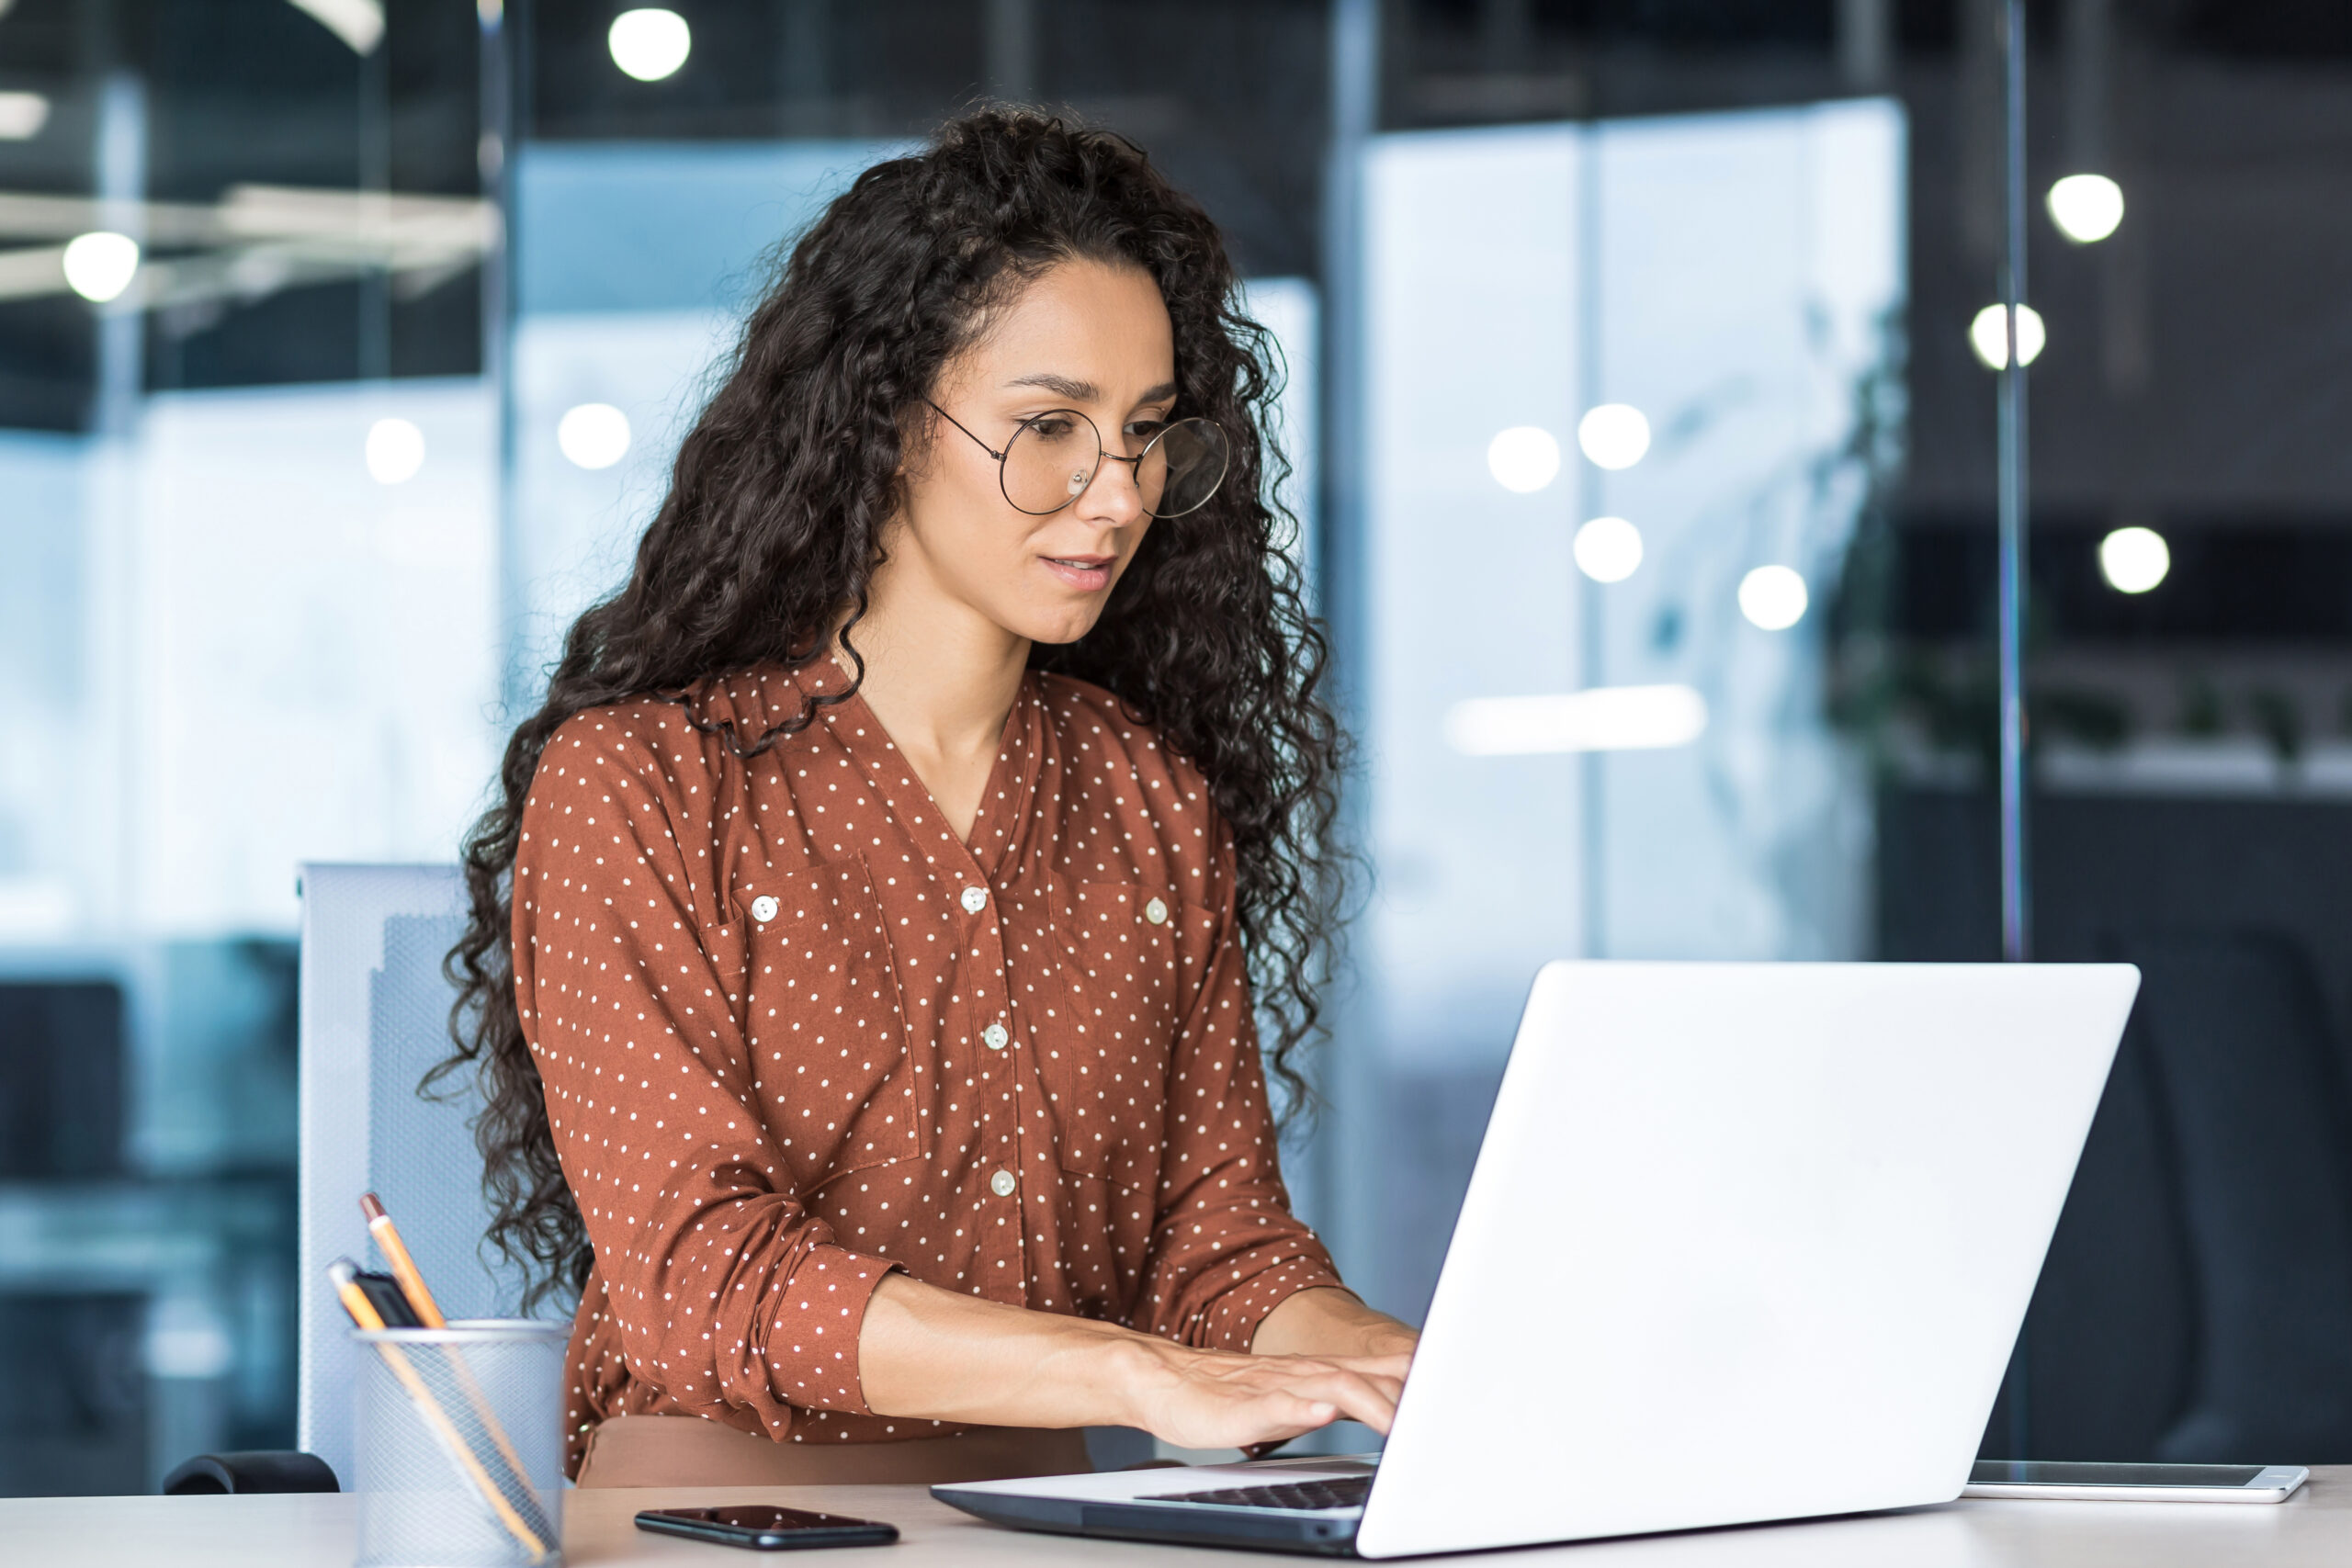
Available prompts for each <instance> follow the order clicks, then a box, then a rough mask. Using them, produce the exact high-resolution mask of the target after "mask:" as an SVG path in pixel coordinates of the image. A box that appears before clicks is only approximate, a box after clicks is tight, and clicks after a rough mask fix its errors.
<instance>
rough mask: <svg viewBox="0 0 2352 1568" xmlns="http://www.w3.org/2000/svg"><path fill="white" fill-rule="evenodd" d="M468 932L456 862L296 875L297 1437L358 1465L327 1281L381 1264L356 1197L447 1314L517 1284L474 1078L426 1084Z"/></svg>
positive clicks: (494, 1310) (507, 1292) (354, 1368)
mask: <svg viewBox="0 0 2352 1568" xmlns="http://www.w3.org/2000/svg"><path fill="white" fill-rule="evenodd" d="M464 927H465V892H464V883H463V880H462V878H461V877H460V875H459V873H458V868H457V867H456V866H454V865H315V864H314V865H306V866H304V867H303V868H302V958H301V1003H300V1034H301V1047H300V1048H301V1094H302V1172H301V1210H302V1249H301V1250H302V1260H301V1279H300V1301H301V1314H300V1325H301V1339H302V1345H301V1350H302V1356H301V1385H300V1427H299V1438H298V1442H299V1443H300V1447H301V1448H302V1449H303V1450H306V1451H308V1452H310V1453H314V1454H316V1455H318V1456H319V1457H320V1458H321V1459H323V1460H325V1461H327V1463H328V1464H330V1465H331V1466H333V1467H334V1472H335V1473H336V1474H337V1475H342V1476H348V1475H350V1474H351V1473H352V1469H351V1461H352V1398H353V1389H354V1385H355V1383H356V1378H357V1372H358V1361H357V1358H356V1353H355V1347H353V1345H352V1344H351V1342H350V1340H349V1339H348V1338H347V1337H346V1331H347V1330H348V1328H349V1326H350V1320H349V1319H347V1318H346V1317H345V1315H344V1313H343V1309H342V1307H341V1306H340V1305H338V1304H337V1303H336V1302H335V1299H334V1291H333V1289H332V1288H331V1287H330V1286H329V1285H328V1284H327V1280H326V1266H327V1264H328V1263H329V1262H330V1261H332V1260H333V1259H334V1258H337V1257H339V1256H349V1257H351V1258H357V1259H359V1260H360V1262H361V1263H362V1264H363V1265H365V1266H367V1267H369V1268H376V1269H381V1268H383V1267H384V1264H383V1261H382V1259H381V1258H379V1257H378V1255H377V1254H376V1253H375V1252H374V1250H373V1247H371V1245H370V1243H369V1240H368V1226H367V1222H366V1220H365V1219H364V1218H363V1217H362V1216H361V1214H360V1213H359V1195H360V1194H361V1193H362V1192H368V1191H373V1192H375V1193H376V1194H377V1195H379V1197H381V1198H382V1199H383V1201H384V1206H385V1208H386V1209H387V1210H388V1211H389V1212H390V1214H391V1216H392V1219H393V1221H394V1223H395V1224H398V1225H399V1226H400V1230H401V1238H402V1239H403V1240H405V1241H406V1242H407V1243H408V1247H409V1251H410V1253H411V1254H412V1255H413V1256H414V1258H415V1259H416V1265H417V1269H418V1270H419V1271H420V1272H422V1273H423V1274H424V1280H425V1283H426V1284H427V1285H429V1286H430V1287H431V1288H432V1291H433V1294H434V1299H435V1301H436V1302H437V1303H439V1305H440V1307H441V1310H442V1312H443V1313H444V1314H447V1316H449V1317H451V1318H463V1317H491V1316H495V1315H498V1314H502V1313H511V1312H512V1311H513V1310H514V1303H515V1299H516V1297H517V1295H518V1294H519V1290H520V1282H519V1280H517V1279H516V1278H515V1276H514V1275H513V1274H512V1273H511V1272H510V1271H506V1270H502V1269H493V1268H492V1266H491V1264H490V1262H489V1261H488V1259H487V1258H485V1256H484V1249H483V1247H482V1235H483V1232H484V1229H485V1227H486V1226H487V1225H488V1224H489V1220H490V1214H489V1209H488V1207H487V1205H486V1204H485V1203H484V1201H483V1199H482V1193H481V1154H480V1153H479V1152H478V1151H477V1150H476V1149H475V1147H474V1140H473V1129H472V1127H471V1125H470V1122H471V1120H472V1117H473V1113H474V1111H475V1110H476V1108H477V1107H478V1105H479V1100H478V1099H477V1098H476V1095H475V1091H474V1089H473V1085H472V1081H471V1079H470V1077H468V1076H465V1075H460V1076H459V1077H457V1078H455V1079H453V1080H449V1081H447V1082H445V1083H444V1084H443V1085H441V1086H439V1088H440V1090H441V1094H442V1096H443V1097H440V1098H435V1099H431V1100H427V1099H425V1098H424V1097H422V1096H420V1095H419V1094H418V1092H417V1086H418V1083H419V1081H420V1080H421V1079H422V1078H423V1077H424V1074H425V1071H426V1069H428V1068H429V1067H431V1066H433V1065H434V1064H435V1062H438V1061H440V1060H441V1059H442V1058H444V1057H445V1056H447V1055H448V1054H449V1049H450V1038H449V1009H450V1006H451V1004H452V1003H453V1002H454V1001H455V1000H456V999H457V998H456V993H455V990H454V989H453V987H451V986H450V984H449V982H448V981H447V979H446V978H445V977H444V976H443V975H442V972H441V961H442V958H443V956H444V955H445V954H447V953H448V951H449V949H450V948H451V947H452V946H454V945H455V944H456V942H457V941H458V935H459V933H460V932H461V931H463V930H464Z"/></svg>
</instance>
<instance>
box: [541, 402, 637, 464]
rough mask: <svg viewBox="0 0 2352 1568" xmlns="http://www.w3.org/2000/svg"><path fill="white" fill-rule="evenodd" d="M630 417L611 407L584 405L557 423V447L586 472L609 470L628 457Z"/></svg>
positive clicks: (607, 405)
mask: <svg viewBox="0 0 2352 1568" xmlns="http://www.w3.org/2000/svg"><path fill="white" fill-rule="evenodd" d="M628 441H629V429H628V415H627V414H625V413H623V412H621V411H620V410H618V409H616V408H615V407H613V405H612V404H610V403H582V404H580V405H579V406H578V407H577V408H571V409H566V410H565V411H564V414H563V417H562V418H561V419H560V420H558V421H557V422H556V427H555V444H556V445H557V446H560V447H561V448H562V449H563V455H564V456H565V457H569V458H571V461H572V462H573V463H575V464H576V465H578V466H579V467H581V468H611V467H612V466H613V465H614V464H615V463H617V462H619V461H620V460H621V459H622V458H623V457H628Z"/></svg>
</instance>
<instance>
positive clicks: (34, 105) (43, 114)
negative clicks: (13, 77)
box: [0, 93, 49, 141]
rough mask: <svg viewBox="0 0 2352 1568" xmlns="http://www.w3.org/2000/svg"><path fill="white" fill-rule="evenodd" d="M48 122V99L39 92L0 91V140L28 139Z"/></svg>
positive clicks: (37, 133) (35, 134)
mask: <svg viewBox="0 0 2352 1568" xmlns="http://www.w3.org/2000/svg"><path fill="white" fill-rule="evenodd" d="M48 123H49V100H48V99H47V98H44V97H42V96H40V94H39V93H0V141H30V140H31V139H32V138H34V137H36V136H39V135H40V128H41V127H42V126H44V125H47V124H48Z"/></svg>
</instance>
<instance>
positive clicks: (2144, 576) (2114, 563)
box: [2098, 526, 2172, 593]
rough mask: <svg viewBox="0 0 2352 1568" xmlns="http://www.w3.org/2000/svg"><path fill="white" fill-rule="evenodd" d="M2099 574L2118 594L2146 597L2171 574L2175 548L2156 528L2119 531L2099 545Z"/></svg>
mask: <svg viewBox="0 0 2352 1568" xmlns="http://www.w3.org/2000/svg"><path fill="white" fill-rule="evenodd" d="M2098 570H2099V575H2100V576H2102V577H2104V578H2106V579H2107V585H2108V586H2109V588H2112V589H2114V590H2115V591H2116V592H2118V593H2145V592H2147V591H2148V590H2149V589H2151V588H2154V586H2155V585H2156V584H2157V583H2159V582H2162V581H2164V580H2165V574H2167V573H2168V572H2170V571H2171V570H2172V547H2170V546H2169V545H2166V544H2165V536H2163V535H2162V534H2159V533H2157V532H2156V531H2155V530H2154V528H2142V527H2137V526H2133V527H2130V528H2118V529H2117V530H2116V531H2115V532H2114V533H2112V534H2109V536H2107V537H2106V538H2104V539H2101V540H2100V541H2099V542H2098Z"/></svg>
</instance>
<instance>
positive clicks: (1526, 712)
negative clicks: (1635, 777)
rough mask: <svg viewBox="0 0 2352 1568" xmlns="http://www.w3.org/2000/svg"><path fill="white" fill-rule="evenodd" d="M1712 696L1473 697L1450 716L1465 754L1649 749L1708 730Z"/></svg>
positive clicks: (1639, 689)
mask: <svg viewBox="0 0 2352 1568" xmlns="http://www.w3.org/2000/svg"><path fill="white" fill-rule="evenodd" d="M1706 728H1707V699H1706V698H1704V697H1702V696H1701V695H1700V694H1698V693H1697V692H1695V691H1693V690H1691V688H1690V687H1689V686H1593V687H1589V688H1587V689H1586V690H1584V691H1581V692H1563V693H1559V694H1554V695H1549V696H1540V697H1473V698H1471V699H1470V700H1469V701H1467V702H1461V703H1456V704H1454V705H1453V709H1452V710H1451V711H1449V712H1448V713H1447V714H1446V716H1445V740H1446V744H1447V745H1449V746H1451V747H1453V750H1456V751H1459V752H1461V753H1462V754H1463V755H1464V756H1465V757H1529V756H1543V755H1546V754H1551V753H1556V752H1561V751H1649V750H1658V749H1660V748H1662V747H1668V746H1688V745H1689V744H1690V743H1691V741H1693V740H1696V739H1699V737H1700V736H1701V735H1702V734H1704V733H1705V732H1706Z"/></svg>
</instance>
